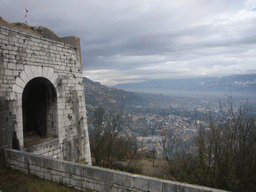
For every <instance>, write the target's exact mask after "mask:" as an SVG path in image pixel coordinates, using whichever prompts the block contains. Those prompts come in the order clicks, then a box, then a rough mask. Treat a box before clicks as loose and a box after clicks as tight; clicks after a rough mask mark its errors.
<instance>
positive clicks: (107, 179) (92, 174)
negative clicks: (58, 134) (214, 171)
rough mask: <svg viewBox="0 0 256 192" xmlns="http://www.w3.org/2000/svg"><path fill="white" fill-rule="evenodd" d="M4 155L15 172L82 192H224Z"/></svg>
mask: <svg viewBox="0 0 256 192" xmlns="http://www.w3.org/2000/svg"><path fill="white" fill-rule="evenodd" d="M4 156H5V162H6V163H7V165H9V166H10V167H12V168H14V169H19V170H21V171H24V172H27V173H31V174H34V175H37V176H39V177H41V178H44V179H47V180H52V181H56V182H61V183H62V184H65V185H68V186H71V187H74V188H76V189H80V190H85V189H91V190H95V191H100V192H107V191H114V192H121V191H134V192H148V191H150V192H167V191H168V192H181V191H182V192H222V190H218V189H212V188H207V187H200V186H195V185H189V184H184V183H179V182H173V181H167V180H161V179H156V178H151V177H144V176H139V175H132V174H129V173H124V172H120V171H113V170H109V169H103V168H98V167H91V166H86V165H82V164H77V163H73V162H68V161H63V160H59V159H52V158H47V157H41V156H38V155H33V154H30V153H26V152H20V151H16V150H10V149H6V150H4Z"/></svg>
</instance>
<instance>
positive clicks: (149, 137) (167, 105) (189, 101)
mask: <svg viewBox="0 0 256 192" xmlns="http://www.w3.org/2000/svg"><path fill="white" fill-rule="evenodd" d="M255 82H256V81H255V76H254V79H253V80H252V82H249V81H248V79H246V82H245V83H243V82H240V83H239V82H237V81H235V82H234V83H233V84H235V85H241V84H242V85H244V86H245V87H246V83H247V84H249V85H252V84H253V85H255ZM201 84H202V83H201ZM215 84H216V83H215ZM222 84H225V83H223V82H222ZM84 86H85V98H86V106H87V111H88V125H89V129H90V128H92V126H93V115H94V111H95V109H96V108H97V107H99V106H102V107H103V108H104V109H105V110H106V111H107V112H108V113H113V114H114V113H115V114H121V116H122V118H121V120H120V122H119V126H122V133H123V134H126V135H129V136H131V137H135V138H137V141H138V142H139V143H140V144H141V149H140V150H145V151H149V150H152V149H155V150H156V151H157V152H158V153H160V151H159V150H161V142H162V139H163V136H166V135H167V134H168V135H170V134H171V136H172V137H173V138H174V139H176V140H179V141H181V142H183V143H188V144H189V143H192V142H191V141H193V138H194V137H195V136H196V135H197V133H198V130H199V129H200V128H203V129H206V130H207V129H208V127H209V122H210V119H211V120H214V119H218V117H219V116H220V115H221V114H223V113H225V112H227V111H228V108H227V106H228V102H230V101H232V102H234V109H236V107H239V105H240V104H241V103H246V102H248V103H250V105H251V106H252V112H255V111H256V105H255V101H254V100H250V96H251V95H254V94H253V93H252V94H245V95H241V94H237V92H235V94H232V93H234V91H230V92H229V93H228V92H224V91H223V92H222V91H221V90H216V91H215V95H214V96H209V95H208V96H207V95H204V93H203V92H202V91H201V92H202V94H201V96H197V97H195V96H193V94H191V95H190V94H187V95H183V96H177V94H178V92H179V91H180V90H176V95H174V96H171V95H164V94H159V93H158V94H148V93H135V92H129V91H124V90H122V89H117V88H109V87H106V86H103V85H101V84H100V83H95V82H93V81H91V80H89V79H87V78H84ZM227 86H229V87H231V83H230V80H229V84H228V85H227ZM194 87H195V86H194ZM240 88H241V87H240ZM226 89H227V88H226ZM142 90H143V89H142ZM252 91H253V90H252ZM209 92H210V91H209ZM160 93H161V92H160ZM217 93H218V94H217ZM198 94H199V95H200V91H198ZM247 96H248V97H247ZM247 98H249V100H247ZM252 98H253V97H252ZM193 148H194V146H193V145H190V147H189V150H190V151H193Z"/></svg>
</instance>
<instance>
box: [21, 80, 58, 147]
mask: <svg viewBox="0 0 256 192" xmlns="http://www.w3.org/2000/svg"><path fill="white" fill-rule="evenodd" d="M22 115H23V133H24V141H25V142H24V144H25V147H26V145H28V144H29V143H31V142H34V141H38V140H41V139H45V138H48V137H57V135H58V134H57V127H56V123H52V122H57V119H56V118H57V95H56V90H55V88H54V86H53V85H52V83H51V82H50V81H49V80H47V79H46V78H42V77H37V78H34V79H32V80H30V81H29V82H28V83H27V85H26V86H25V88H24V90H23V94H22Z"/></svg>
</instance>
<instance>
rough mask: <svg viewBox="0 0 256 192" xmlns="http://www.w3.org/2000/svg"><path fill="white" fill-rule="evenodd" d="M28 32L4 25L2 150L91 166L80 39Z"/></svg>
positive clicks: (0, 31) (0, 38) (0, 48)
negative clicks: (9, 149) (83, 161)
mask: <svg viewBox="0 0 256 192" xmlns="http://www.w3.org/2000/svg"><path fill="white" fill-rule="evenodd" d="M0 21H1V18H0ZM23 25H24V24H23ZM30 30H32V32H34V33H31V31H29V32H28V31H27V29H26V28H25V29H23V30H20V29H19V28H16V27H15V26H13V25H6V24H5V23H3V22H2V23H1V22H0V107H1V108H0V113H1V118H0V120H1V122H0V124H1V126H0V133H1V136H0V137H1V139H0V140H1V142H0V147H1V148H2V147H4V148H19V149H20V150H24V151H30V152H31V153H36V154H44V155H46V156H50V157H55V158H60V159H65V160H72V161H80V160H81V159H82V158H83V159H85V160H86V161H87V162H88V164H91V154H90V148H89V137H88V127H87V116H86V107H85V99H84V87H83V83H82V64H81V51H80V39H79V38H78V37H64V38H59V37H58V36H57V35H56V34H55V33H53V32H52V31H51V30H49V29H47V28H45V27H39V28H34V29H31V28H30Z"/></svg>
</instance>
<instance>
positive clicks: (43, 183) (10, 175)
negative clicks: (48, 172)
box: [0, 165, 78, 192]
mask: <svg viewBox="0 0 256 192" xmlns="http://www.w3.org/2000/svg"><path fill="white" fill-rule="evenodd" d="M0 191H2V192H5V191H15V192H24V191H39V192H44V191H45V192H51V191H52V192H53V191H54V192H62V191H63V192H78V190H76V189H74V188H70V187H67V186H64V185H61V184H60V183H56V182H53V181H47V180H44V179H41V178H39V177H36V176H33V175H28V174H26V173H22V172H20V171H18V170H13V169H10V168H7V167H3V166H1V165H0Z"/></svg>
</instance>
